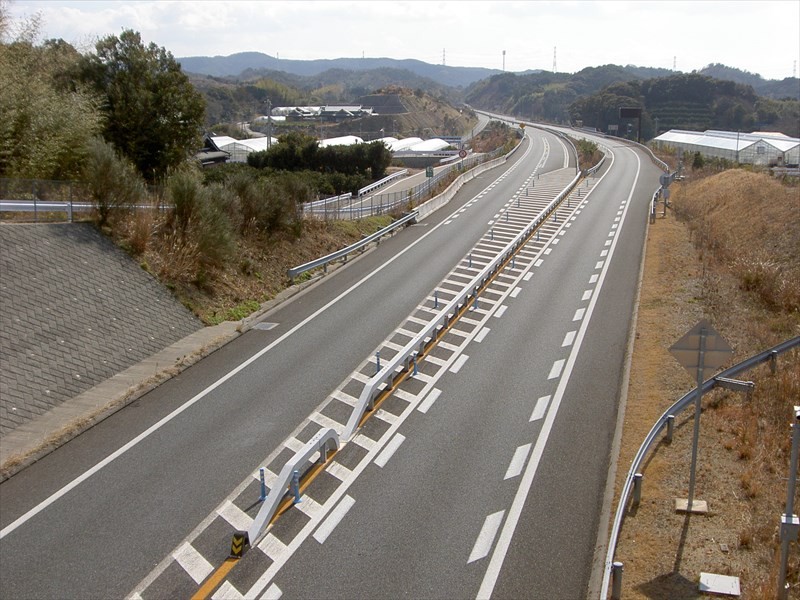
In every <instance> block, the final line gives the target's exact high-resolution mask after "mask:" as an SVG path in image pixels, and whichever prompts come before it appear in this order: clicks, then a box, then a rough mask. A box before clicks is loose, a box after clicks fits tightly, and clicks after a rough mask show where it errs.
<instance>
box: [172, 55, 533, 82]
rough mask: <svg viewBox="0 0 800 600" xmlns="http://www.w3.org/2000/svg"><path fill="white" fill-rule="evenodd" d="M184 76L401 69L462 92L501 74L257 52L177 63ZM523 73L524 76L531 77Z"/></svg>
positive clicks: (477, 69)
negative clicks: (282, 56) (298, 58)
mask: <svg viewBox="0 0 800 600" xmlns="http://www.w3.org/2000/svg"><path fill="white" fill-rule="evenodd" d="M177 60H178V62H179V63H181V67H182V68H183V70H184V71H186V72H187V73H196V74H199V75H211V76H213V77H239V76H240V75H242V74H243V73H245V72H246V71H264V70H268V71H283V72H285V73H291V74H292V75H302V76H305V77H310V76H314V75H319V74H320V73H324V72H325V71H329V70H331V69H341V70H345V71H370V70H373V69H386V68H391V69H405V70H407V71H410V72H411V73H414V74H415V75H419V76H420V77H426V78H428V79H432V80H433V81H435V82H437V83H439V84H441V85H446V86H450V87H455V88H463V87H467V86H468V85H469V84H471V83H473V82H475V81H478V80H480V79H486V78H487V77H491V76H492V75H496V74H498V73H502V72H503V71H501V70H500V69H485V68H482V67H448V66H445V65H432V64H429V63H426V62H422V61H421V60H413V59H405V60H396V59H394V58H334V59H320V60H286V59H279V58H275V57H274V56H269V55H268V54H263V53H261V52H240V53H238V54H231V55H230V56H188V57H184V58H178V59H177ZM535 72H536V71H525V72H524V73H535Z"/></svg>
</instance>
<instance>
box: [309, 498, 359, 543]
mask: <svg viewBox="0 0 800 600" xmlns="http://www.w3.org/2000/svg"><path fill="white" fill-rule="evenodd" d="M355 503H356V501H355V499H354V498H353V497H352V496H351V495H350V494H345V496H344V498H342V500H341V502H339V504H338V505H337V506H336V508H334V509H333V510H332V511H331V514H330V515H328V518H327V519H325V520H324V521H323V522H322V525H320V526H319V527H317V530H316V531H315V532H314V535H313V536H312V537H313V538H314V539H315V540H317V541H318V542H319V543H320V544H324V543H325V540H327V539H328V536H329V535H330V534H331V533H333V530H334V529H336V526H337V525H338V524H339V523H341V521H342V519H344V516H345V515H346V514H347V513H348V511H349V510H350V509H351V508H353V505H354V504H355Z"/></svg>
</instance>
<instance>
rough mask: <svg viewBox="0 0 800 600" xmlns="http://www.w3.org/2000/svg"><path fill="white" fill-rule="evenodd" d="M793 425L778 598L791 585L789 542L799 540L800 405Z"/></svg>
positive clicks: (785, 594)
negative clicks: (799, 464) (799, 460)
mask: <svg viewBox="0 0 800 600" xmlns="http://www.w3.org/2000/svg"><path fill="white" fill-rule="evenodd" d="M794 419H795V421H794V423H793V425H792V430H793V431H792V451H791V459H790V461H789V483H788V494H787V496H786V512H784V513H783V514H782V515H781V529H780V539H781V562H780V568H779V570H778V600H787V598H788V597H789V586H788V585H787V583H786V567H787V564H788V561H789V543H790V542H793V541H797V534H798V531H799V530H800V520H798V518H797V515H795V514H794V494H795V490H796V489H797V455H798V453H799V452H800V406H795V407H794Z"/></svg>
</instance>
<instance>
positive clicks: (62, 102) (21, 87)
mask: <svg viewBox="0 0 800 600" xmlns="http://www.w3.org/2000/svg"><path fill="white" fill-rule="evenodd" d="M7 7H8V4H7V3H6V2H3V1H2V0H0V81H2V84H1V85H0V139H2V140H3V143H2V144H0V177H21V178H40V179H71V178H74V177H75V176H77V174H78V173H79V172H80V170H81V167H82V162H83V160H84V159H85V157H86V154H85V148H86V147H87V144H88V142H89V140H90V139H91V137H92V136H93V135H95V134H97V133H98V132H99V131H100V113H99V112H98V111H97V102H96V100H95V98H94V96H93V95H92V94H90V93H88V92H87V91H85V90H83V89H81V88H80V87H77V86H74V85H73V86H70V87H69V88H67V87H66V86H65V85H64V83H65V81H66V79H67V78H66V77H65V73H66V72H67V71H68V70H69V68H70V67H71V66H72V65H74V64H75V63H76V62H77V60H78V58H79V55H78V53H77V52H76V51H75V49H74V48H73V47H72V46H70V45H69V44H67V43H66V42H64V41H63V40H49V41H47V42H45V43H44V44H43V45H37V44H36V38H37V36H38V32H39V21H38V18H36V17H34V18H32V19H30V20H28V21H23V22H21V23H12V22H11V20H10V18H9V16H8V13H7V10H8V9H7Z"/></svg>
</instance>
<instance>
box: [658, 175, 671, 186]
mask: <svg viewBox="0 0 800 600" xmlns="http://www.w3.org/2000/svg"><path fill="white" fill-rule="evenodd" d="M658 182H659V183H660V184H661V185H663V186H664V187H667V186H669V184H670V183H672V177H670V176H669V175H667V174H666V173H662V174H661V176H660V177H659V178H658Z"/></svg>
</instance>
